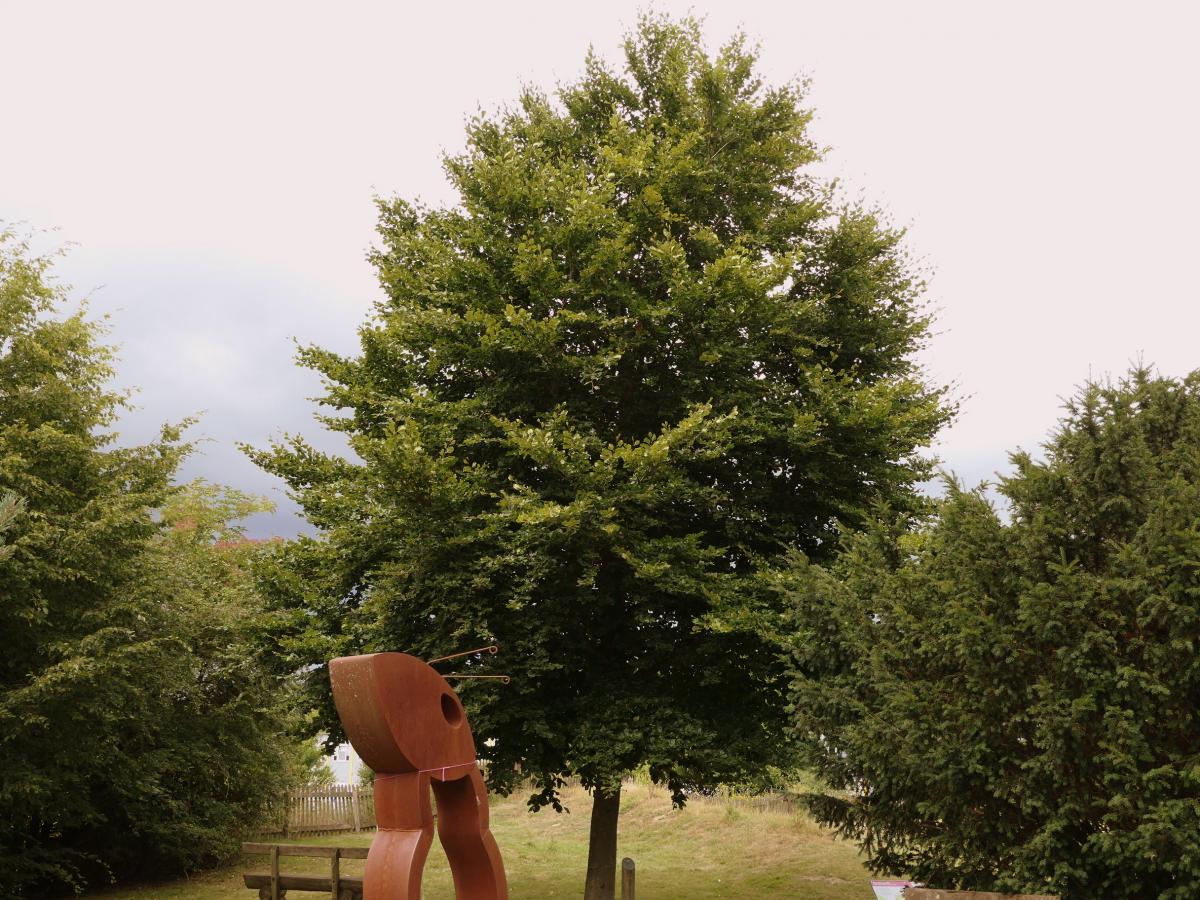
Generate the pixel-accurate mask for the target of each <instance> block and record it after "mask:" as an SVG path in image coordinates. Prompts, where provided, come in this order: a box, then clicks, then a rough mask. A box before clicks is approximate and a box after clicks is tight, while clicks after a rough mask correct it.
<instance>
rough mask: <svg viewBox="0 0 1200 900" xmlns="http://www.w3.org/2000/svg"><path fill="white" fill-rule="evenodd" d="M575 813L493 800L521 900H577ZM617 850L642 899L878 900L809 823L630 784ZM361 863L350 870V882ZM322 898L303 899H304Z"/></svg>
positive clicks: (304, 868) (435, 877) (434, 890)
mask: <svg viewBox="0 0 1200 900" xmlns="http://www.w3.org/2000/svg"><path fill="white" fill-rule="evenodd" d="M565 801H566V805H567V807H568V809H569V810H570V812H569V813H567V814H564V815H557V814H555V813H554V812H553V811H550V810H544V811H542V812H539V813H529V812H528V811H527V810H526V809H525V805H524V802H523V797H519V796H518V797H510V798H508V799H504V800H498V799H493V804H492V831H493V833H494V834H495V835H496V840H497V842H498V843H499V844H500V849H501V852H502V853H503V854H504V863H505V868H506V870H507V872H508V879H509V892H510V894H511V895H512V897H513V900H546V898H551V897H554V898H563V900H566V898H574V897H580V896H582V893H583V872H584V865H585V862H586V860H587V829H588V811H589V809H590V805H589V798H588V796H587V794H586V793H585V792H584V791H582V790H579V789H569V790H568V791H567V792H566V795H565ZM371 837H372V835H371V834H361V835H354V834H340V835H331V836H327V837H321V838H308V839H306V840H298V841H296V842H297V843H309V844H316V843H319V844H330V845H343V846H345V845H350V844H359V845H366V844H369V843H370V842H371ZM619 853H620V855H621V856H631V857H633V859H634V860H635V861H636V862H637V887H638V897H639V898H640V900H675V898H680V900H682V898H688V900H717V898H722V900H739V898H745V900H750V898H754V900H769V898H781V900H782V898H794V897H803V898H805V900H869V898H870V897H872V892H871V888H870V884H869V878H870V876H869V875H868V873H867V871H866V870H865V869H864V868H863V867H862V864H861V862H860V861H859V857H858V854H857V852H856V851H855V849H854V847H852V846H850V845H849V844H845V843H842V842H838V841H835V840H834V839H833V838H832V837H831V836H830V835H829V834H828V833H827V832H824V831H822V830H821V829H820V828H818V827H817V826H816V825H815V824H813V823H812V822H811V821H810V820H809V819H808V818H806V817H804V816H803V815H792V814H788V813H786V812H779V811H769V810H759V809H749V808H746V807H745V806H743V805H739V804H737V803H734V802H731V801H722V800H706V801H696V802H693V803H690V804H689V805H688V806H687V808H685V809H682V810H672V809H671V803H670V799H669V798H668V797H667V795H666V793H665V792H663V791H661V790H659V789H655V788H652V787H647V786H645V785H641V784H632V785H626V787H625V790H624V792H623V795H622V800H621V831H620V845H619ZM361 865H362V864H361V863H354V862H349V861H347V862H345V863H343V868H342V870H343V872H346V873H347V874H350V873H357V872H360V871H361ZM283 868H284V871H292V872H328V870H329V863H328V861H325V860H311V861H309V860H299V859H285V860H284V861H283ZM251 869H256V870H265V869H266V862H265V860H264V859H263V858H262V857H258V858H247V859H245V860H242V861H241V862H239V863H238V864H237V865H235V866H232V867H230V868H228V869H222V870H218V871H215V872H210V873H206V874H204V875H202V876H197V877H195V878H192V879H189V880H185V881H176V882H171V883H169V884H161V885H146V886H141V887H137V888H125V889H121V890H115V891H109V892H106V893H104V894H93V895H90V896H92V897H97V898H98V897H104V898H106V900H116V898H129V900H152V898H153V900H159V898H161V900H177V898H178V900H183V898H187V900H227V898H228V900H235V898H237V900H249V898H252V897H253V896H254V895H253V893H252V892H251V891H249V890H247V889H246V888H244V887H243V886H242V881H241V872H243V871H249V870H251ZM424 886H425V889H424V891H423V892H422V896H423V897H424V898H425V900H453V897H454V888H453V885H452V883H451V880H450V872H449V869H448V868H447V867H446V861H445V857H444V856H443V855H442V854H441V851H440V848H439V847H438V845H437V843H436V841H435V843H434V847H433V849H432V850H431V851H430V854H429V863H428V865H427V867H426V871H425V883H424ZM318 896H320V895H318V894H295V897H296V898H297V900H301V898H304V897H318Z"/></svg>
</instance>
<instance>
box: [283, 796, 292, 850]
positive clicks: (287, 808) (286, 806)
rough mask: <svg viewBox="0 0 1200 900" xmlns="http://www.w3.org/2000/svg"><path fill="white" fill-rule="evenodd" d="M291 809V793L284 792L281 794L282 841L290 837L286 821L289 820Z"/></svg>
mask: <svg viewBox="0 0 1200 900" xmlns="http://www.w3.org/2000/svg"><path fill="white" fill-rule="evenodd" d="M291 809H292V792H291V791H284V792H283V839H284V840H287V839H288V838H289V837H290V835H289V834H288V819H289V818H290V813H291Z"/></svg>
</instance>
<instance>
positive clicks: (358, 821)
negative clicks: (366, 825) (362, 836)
mask: <svg viewBox="0 0 1200 900" xmlns="http://www.w3.org/2000/svg"><path fill="white" fill-rule="evenodd" d="M350 806H351V807H352V808H353V810H354V830H355V831H362V813H361V812H360V811H359V806H358V785H357V784H355V785H352V786H351V788H350Z"/></svg>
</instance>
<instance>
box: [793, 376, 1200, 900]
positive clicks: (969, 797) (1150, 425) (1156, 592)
mask: <svg viewBox="0 0 1200 900" xmlns="http://www.w3.org/2000/svg"><path fill="white" fill-rule="evenodd" d="M1012 461H1013V464H1014V467H1015V471H1014V472H1013V473H1012V474H1011V475H1010V476H1008V477H1005V478H1003V479H1001V481H1000V483H999V491H1000V493H1001V495H1002V496H1003V497H1004V498H1005V500H1006V501H1007V503H1008V507H1009V515H1008V516H1001V515H1000V514H998V512H997V511H996V509H995V508H994V507H993V506H992V505H991V504H990V503H989V502H988V500H987V499H986V496H985V495H984V494H983V493H982V492H981V491H980V490H975V491H966V490H963V489H962V488H960V487H959V486H957V485H956V484H954V483H951V485H950V490H949V492H948V494H947V495H946V497H945V498H944V499H943V500H941V501H940V502H939V503H938V505H937V508H936V514H935V515H934V516H933V517H932V518H931V519H930V520H928V521H926V522H924V523H923V524H922V525H921V526H920V527H919V528H918V529H916V530H915V531H911V532H910V531H909V530H908V528H907V523H905V522H903V521H902V519H903V517H885V518H882V519H881V520H880V521H878V522H877V523H876V524H874V525H873V526H872V527H871V528H870V529H869V531H868V532H866V533H865V534H862V535H861V536H857V537H854V538H853V539H852V540H850V542H849V547H848V552H847V553H845V554H844V555H842V556H841V557H840V559H839V561H838V562H836V563H835V564H834V565H833V566H832V567H830V568H827V569H825V568H819V567H816V566H813V567H807V568H805V567H801V568H800V569H799V570H798V571H797V572H796V573H794V577H795V581H794V582H793V591H794V593H793V600H794V612H795V613H796V615H797V616H798V623H799V625H800V628H799V630H798V633H799V635H800V637H799V641H798V647H797V657H796V659H797V690H796V695H795V705H796V710H797V715H798V717H799V722H798V727H799V733H800V735H801V736H802V737H803V738H804V739H805V741H806V743H807V746H808V750H809V758H810V760H811V761H812V762H813V763H814V765H815V766H816V767H817V769H818V770H819V772H820V773H821V774H822V775H824V777H825V778H826V779H827V780H828V781H829V783H830V784H831V786H832V787H833V788H835V789H836V790H835V792H832V793H829V794H827V795H826V796H823V797H820V798H817V800H816V803H815V806H816V808H817V810H818V812H819V813H820V814H821V816H822V818H823V819H824V820H825V821H826V822H828V823H830V824H832V825H834V826H836V827H837V828H838V829H839V830H840V831H841V832H842V833H843V834H845V835H847V836H849V837H851V838H854V839H855V840H857V841H858V842H859V843H860V844H861V845H862V846H863V848H864V849H865V850H866V852H867V853H868V855H869V859H870V862H871V864H872V865H873V866H874V867H875V868H877V869H881V870H885V871H889V872H908V873H911V874H912V875H913V876H915V877H917V878H919V879H920V880H922V881H925V882H927V883H930V884H933V885H936V886H944V887H962V888H970V889H983V890H989V889H993V890H1010V891H1036V892H1045V893H1058V894H1061V895H1062V896H1063V897H1064V898H1069V900H1084V898H1088V900H1090V898H1096V897H1105V898H1113V900H1120V898H1128V900H1135V898H1147V897H1160V898H1177V900H1183V898H1190V897H1196V896H1198V895H1200V718H1198V717H1197V709H1200V656H1197V653H1196V648H1197V647H1198V646H1200V579H1198V571H1200V568H1198V567H1200V562H1198V560H1200V372H1198V373H1193V374H1192V375H1190V376H1188V377H1187V378H1184V379H1181V380H1179V379H1169V378H1162V377H1156V376H1154V375H1153V374H1152V373H1151V372H1150V371H1148V370H1146V369H1140V368H1139V369H1137V370H1135V371H1133V372H1132V373H1131V374H1130V375H1129V376H1128V378H1127V379H1125V380H1123V381H1121V382H1119V383H1116V384H1110V383H1105V384H1097V383H1092V384H1088V385H1087V386H1086V387H1084V388H1083V389H1082V390H1081V391H1080V393H1079V394H1078V395H1077V396H1076V397H1075V398H1074V399H1073V400H1071V401H1070V402H1069V403H1068V405H1067V408H1066V415H1065V417H1064V418H1063V420H1062V421H1061V423H1060V424H1059V427H1058V429H1057V431H1056V432H1055V433H1054V434H1053V436H1052V437H1051V439H1050V440H1049V442H1048V443H1047V444H1046V445H1045V458H1044V459H1042V460H1036V459H1034V458H1033V457H1031V456H1030V455H1029V454H1027V453H1023V452H1020V453H1015V454H1013V456H1012Z"/></svg>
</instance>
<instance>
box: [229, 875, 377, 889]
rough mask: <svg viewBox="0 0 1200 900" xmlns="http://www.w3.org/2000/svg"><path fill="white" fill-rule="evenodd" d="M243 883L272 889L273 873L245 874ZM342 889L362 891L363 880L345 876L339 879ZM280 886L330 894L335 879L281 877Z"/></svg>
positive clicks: (312, 876)
mask: <svg viewBox="0 0 1200 900" xmlns="http://www.w3.org/2000/svg"><path fill="white" fill-rule="evenodd" d="M242 881H243V882H245V885H246V887H248V888H259V887H270V886H271V873H270V872H245V873H243V875H242ZM339 883H340V884H341V886H342V889H343V890H345V889H346V888H351V889H352V890H356V891H361V890H362V887H363V880H362V878H361V877H354V876H352V875H343V876H342V877H341V878H340V879H339ZM279 886H280V887H281V888H283V889H284V890H291V891H324V892H325V893H329V892H330V891H331V890H333V879H332V878H330V877H329V876H328V875H280V876H279Z"/></svg>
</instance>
